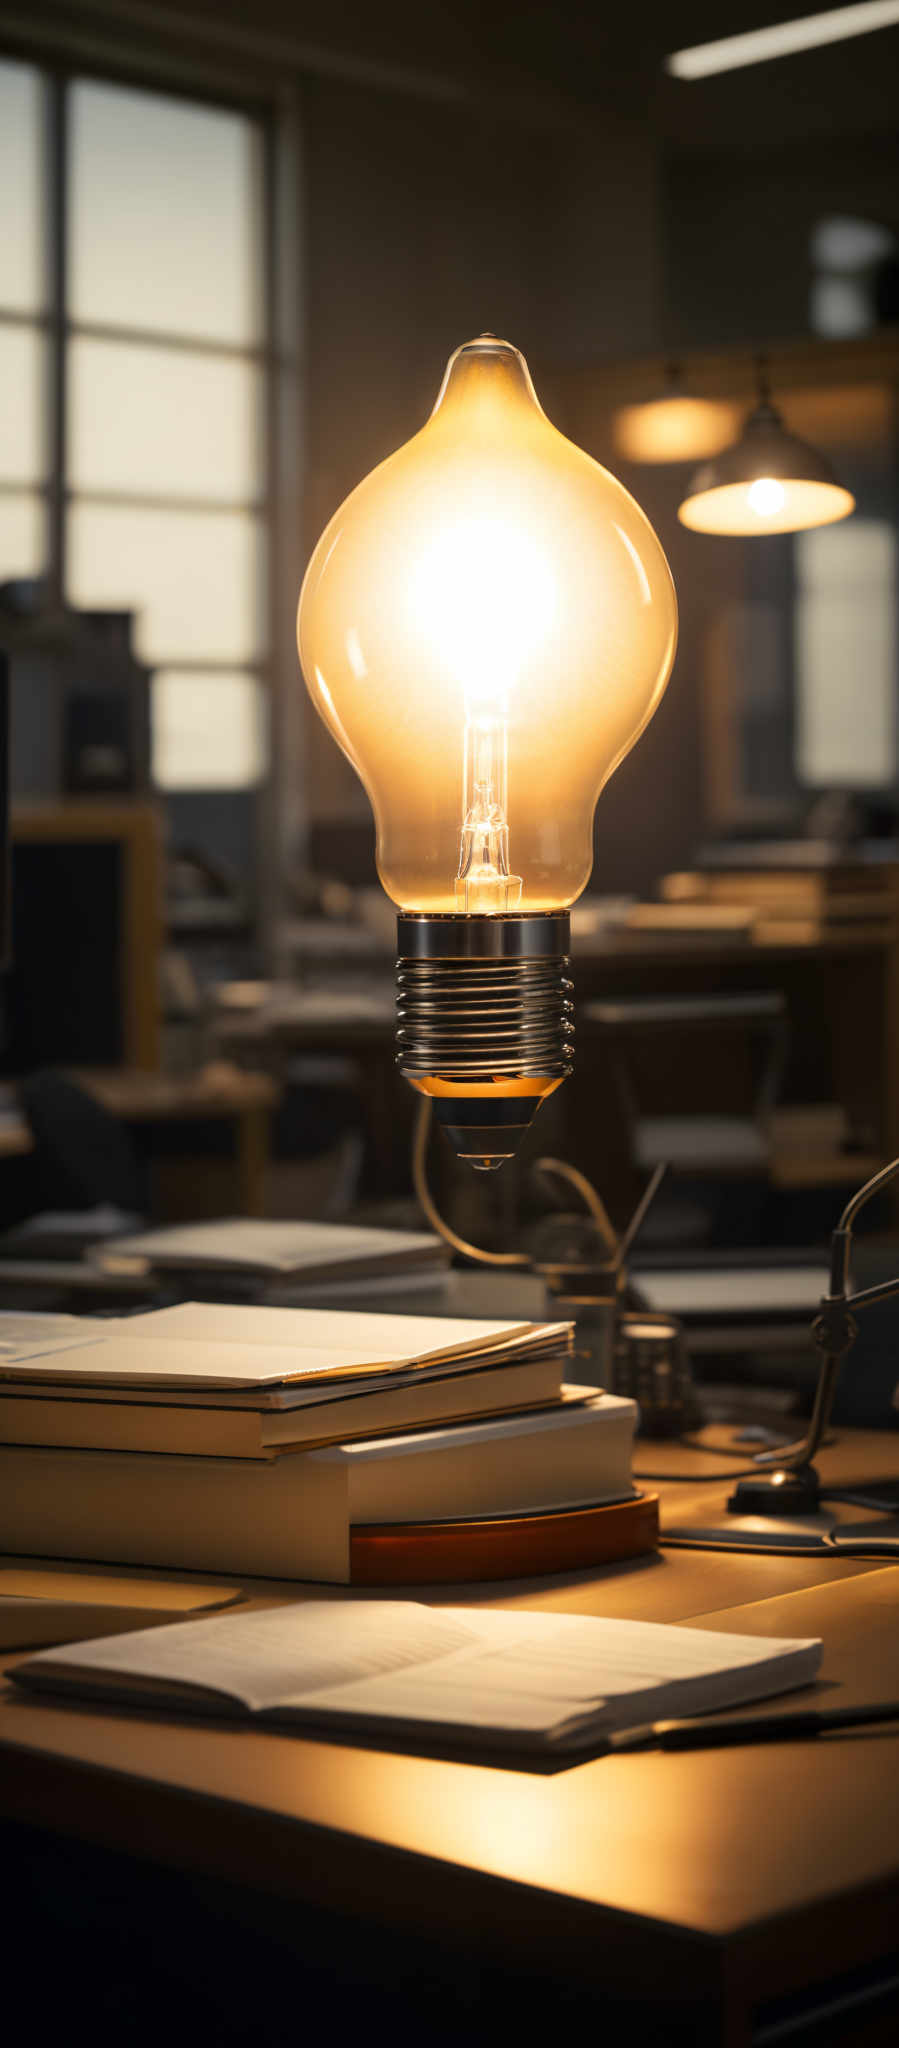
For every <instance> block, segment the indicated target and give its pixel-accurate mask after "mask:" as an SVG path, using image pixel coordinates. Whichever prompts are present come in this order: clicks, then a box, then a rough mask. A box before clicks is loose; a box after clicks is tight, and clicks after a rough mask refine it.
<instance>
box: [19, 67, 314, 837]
mask: <svg viewBox="0 0 899 2048" xmlns="http://www.w3.org/2000/svg"><path fill="white" fill-rule="evenodd" d="M0 58H3V59H6V60H8V61H9V62H11V63H24V64H28V65H30V66H31V67H32V68H33V69H34V70H36V71H37V73H38V76H39V78H40V81H41V86H42V97H43V107H42V131H43V132H42V135H41V155H42V163H43V174H44V194H43V233H44V242H45V248H46V267H45V302H44V306H43V309H42V310H38V311H37V312H27V311H21V310H19V309H15V308H10V307H4V306H3V305H2V304H0V327H3V328H7V327H9V328H17V329H25V330H26V331H27V332H29V333H33V334H36V335H41V336H42V337H43V338H44V341H45V345H46V357H45V378H46V386H45V399H46V431H45V436H44V454H45V461H44V474H43V475H42V476H40V477H37V478H35V479H34V480H33V481H30V482H27V483H25V482H22V481H19V480H11V479H6V478H3V477H0V497H4V498H6V497H13V496H14V497H21V496H23V495H25V496H29V497H34V498H37V499H38V500H39V501H40V502H41V503H42V504H43V506H44V515H45V522H46V523H45V533H46V557H45V564H44V574H45V576H46V579H47V582H48V585H49V588H50V591H51V595H52V598H53V601H54V602H55V603H57V604H62V603H64V602H65V601H66V581H67V579H66V569H67V553H68V534H67V521H68V513H69V508H70V507H71V506H72V505H74V504H83V505H100V506H106V507H109V508H113V507H119V506H120V507H122V509H137V510H143V509H146V510H148V511H170V512H185V513H202V514H210V513H215V514H224V515H227V514H228V513H235V512H239V513H242V514H244V515H247V516H249V517H251V518H253V519H257V520H258V521H259V522H260V528H261V539H262V545H263V557H264V562H265V569H264V584H265V588H264V592H263V603H262V615H263V617H264V621H265V628H266V631H265V643H266V644H265V650H264V652H262V653H260V654H259V655H258V657H256V658H254V659H252V660H234V661H231V660H229V661H228V662H227V663H223V662H222V659H221V656H216V655H210V657H209V659H208V660H206V659H203V658H200V657H196V656H190V655H186V656H182V655H180V654H179V653H178V651H177V649H173V650H169V651H167V653H166V656H165V660H164V661H162V660H160V661H157V662H155V663H148V664H147V666H148V668H149V669H150V670H151V671H152V670H153V669H154V668H159V669H163V668H165V669H172V668H177V669H178V670H179V671H180V672H184V673H196V674H197V675H202V674H204V673H220V672H221V671H222V668H223V667H227V668H228V669H229V671H231V672H233V673H234V674H241V675H249V676H254V677H256V678H257V679H258V680H259V682H260V684H261V685H262V686H263V688H264V690H265V694H266V698H267V701H268V706H269V726H270V730H272V731H273V717H272V714H273V711H274V695H275V692H274V676H275V673H276V665H277V651H278V622H279V617H280V611H281V607H280V604H279V593H278V575H279V557H280V553H281V549H280V547H279V542H278V535H277V534H276V532H275V506H276V504H277V502H278V481H277V478H278V446H279V435H278V420H277V406H276V402H275V393H276V387H277V381H278V378H279V376H280V375H283V373H284V371H285V369H288V368H289V367H290V364H289V363H288V361H287V360H286V358H285V356H284V353H283V351H282V350H280V349H278V347H277V346H276V342H275V332H276V329H275V320H274V317H273V309H274V301H275V278H274V262H275V242H276V237H275V221H274V191H275V179H274V120H273V113H272V110H271V109H270V108H268V107H266V106H263V105H260V104H259V103H258V102H255V101H253V100H251V99H247V100H241V99H238V98H237V97H235V96H234V95H232V94H229V93H228V94H226V93H224V92H222V93H220V94H219V93H215V92H210V91H206V92H203V91H201V90H199V89H193V88H192V87H191V86H189V85H187V84H185V85H176V84H174V83H173V82H172V81H171V80H166V81H165V82H164V83H163V82H162V81H156V80H149V79H146V78H140V77H135V76H133V75H127V74H124V73H122V72H119V71H118V70H107V69H106V68H105V67H104V66H102V65H98V64H95V63H94V62H92V61H85V62H84V63H79V62H76V61H72V62H68V61H63V60H60V59H58V58H57V59H52V58H50V57H48V56H47V55H45V54H44V53H43V52H41V51H35V52H34V53H33V54H32V53H30V52H29V53H26V52H24V51H21V50H19V49H15V50H13V49H6V48H5V47H0ZM82 80H83V81H86V82H90V83H93V82H95V81H96V82H98V83H103V84H109V85H112V86H119V87H121V88H122V89H123V90H128V89H131V90H136V91H140V92H146V93H148V94H151V95H158V96H159V97H162V98H168V99H178V100H182V101H184V102H185V103H186V104H187V105H194V106H197V105H199V106H209V107H213V108H215V109H216V110H221V111H227V112H229V113H234V114H237V115H240V116H242V117H243V118H244V119H246V120H249V121H251V122H252V123H253V124H254V125H255V127H256V129H257V131H258V143H259V163H260V203H259V214H260V231H261V262H260V291H261V307H260V315H261V328H262V336H263V338H262V340H261V341H259V342H254V343H248V344H246V345H245V346H241V345H239V344H237V343H233V342H225V341H217V340H215V339H212V338H208V337H202V336H197V337H194V336H190V335H183V334H172V333H168V332H166V331H160V330H158V329H154V330H147V329H145V328H143V327H140V326H136V327H130V326H129V327H124V326H122V327H120V326H117V325H114V324H112V323H110V322H105V321H89V320H75V319H73V318H72V317H71V315H70V313H69V311H68V297H69V294H68V283H69V280H68V204H69V172H68V133H69V95H70V91H71V88H72V87H73V85H75V84H77V83H78V82H80V81H82ZM82 339H85V340H91V341H94V340H95V341H104V342H108V343H111V344H116V343H122V344H124V345H126V346H127V345H129V344H130V345H132V346H138V347H141V348H158V349H160V350H162V351H163V352H172V351H177V352H180V353H184V354H188V355H192V356H195V357H198V358H199V357H203V356H206V357H208V358H210V359H213V360H219V361H222V360H225V361H231V362H239V363H241V364H246V365H247V366H248V367H255V368H258V369H260V370H261V371H262V376H263V404H262V445H261V467H262V473H263V489H262V491H261V492H260V493H258V494H256V495H254V496H253V497H249V498H247V497H237V498H235V497H230V496H228V497H215V498H207V497H205V496H203V495H199V496H195V497H186V496H183V495H178V494H176V493H169V492H159V493H156V492H140V491H134V492H131V491H109V490H90V489H81V488H76V487H75V486H74V485H73V484H72V483H71V482H70V480H69V432H68V427H69V405H68V390H67V366H68V350H69V344H70V342H72V341H75V340H82ZM274 752H275V746H274V740H273V741H272V745H271V746H270V750H269V768H268V771H267V773H266V775H265V777H264V779H262V780H260V781H257V782H255V783H253V784H252V785H250V788H251V789H252V791H253V792H255V793H256V794H258V795H260V796H261V795H262V794H263V793H264V792H265V791H266V790H267V789H268V788H269V787H270V783H271V762H272V758H273V756H274ZM159 794H160V796H162V797H163V798H164V797H165V791H160V792H159Z"/></svg>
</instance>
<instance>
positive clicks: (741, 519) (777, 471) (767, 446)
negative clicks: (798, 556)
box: [677, 403, 855, 534]
mask: <svg viewBox="0 0 899 2048" xmlns="http://www.w3.org/2000/svg"><path fill="white" fill-rule="evenodd" d="M854 510H855V499H854V498H853V496H852V493H851V491H847V490H844V489H843V486H842V484H839V483H838V482H837V479H836V477H835V476H834V474H833V471H832V469H831V467H830V464H829V463H828V462H827V461H826V460H825V458H824V456H823V455H819V453H818V451H817V449H815V448H811V447H810V446H809V444H808V442H806V441H800V440H798V439H797V437H796V436H795V435H794V434H790V433H788V432H787V429H786V427H785V426H784V423H783V421H782V419H781V417H780V414H779V413H778V412H777V411H776V410H775V408H774V407H773V406H772V405H768V404H767V403H764V404H762V405H759V406H758V407H757V408H756V410H755V412H754V413H752V414H751V415H750V418H749V419H748V420H747V422H746V426H745V427H744V430H743V433H742V435H741V438H740V440H739V441H737V442H736V443H735V444H734V446H733V447H732V448H728V449H726V450H725V452H724V454H723V455H719V456H717V457H716V458H715V459H714V460H713V461H711V462H707V463H704V464H703V466H702V468H701V469H698V470H697V471H696V474H695V476H694V477H693V478H692V479H691V482H690V485H689V488H688V491H687V495H686V497H685V498H684V500H683V502H682V504H681V505H680V506H679V507H678V514H677V516H678V518H679V520H680V521H681V523H682V525H684V526H689V527H691V528H692V530H693V531H694V532H695V533H727V534H758V533H798V532H800V531H801V530H802V529H803V528H805V527H810V526H830V525H832V524H833V522H834V521H835V520H837V519H845V518H846V517H847V516H848V514H849V513H850V512H853V511H854Z"/></svg>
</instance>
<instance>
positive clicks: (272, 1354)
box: [0, 1310, 546, 1389]
mask: <svg viewBox="0 0 899 2048" xmlns="http://www.w3.org/2000/svg"><path fill="white" fill-rule="evenodd" d="M270 1313H273V1314H274V1313H277V1311H274V1310H273V1311H270ZM285 1313H292V1314H297V1315H299V1314H301V1313H302V1311H301V1310H295V1311H285ZM384 1320H385V1321H392V1320H393V1318H392V1317H391V1318H384ZM410 1320H413V1319H412V1318H410ZM416 1320H417V1319H416ZM379 1322H380V1319H379V1318H378V1317H377V1316H375V1317H370V1318H369V1319H368V1330H369V1342H368V1343H367V1344H359V1345H357V1346H355V1347H351V1346H349V1345H348V1346H345V1347H344V1346H341V1345H339V1344H336V1343H334V1344H326V1343H325V1344H321V1345H319V1346H312V1345H309V1344H304V1345H296V1344H289V1343H286V1342H285V1343H283V1344H273V1343H268V1342H263V1343H258V1342H257V1341H256V1340H255V1339H254V1338H252V1337H248V1338H247V1339H246V1340H245V1341H244V1342H243V1343H238V1342H230V1343H229V1342H227V1341H224V1340H222V1339H221V1338H206V1339H202V1338H194V1337H189V1338H186V1339H184V1340H183V1341H182V1340H180V1339H179V1338H177V1337H176V1336H175V1334H174V1332H173V1333H172V1334H171V1336H167V1337H166V1338H165V1339H164V1340H159V1339H157V1338H156V1337H155V1336H151V1334H150V1332H149V1331H148V1332H147V1334H146V1335H143V1334H142V1335H140V1336H138V1335H137V1334H132V1330H133V1325H132V1323H131V1322H130V1321H129V1322H126V1323H119V1324H118V1325H117V1327H116V1329H115V1333H114V1334H113V1335H109V1336H104V1337H103V1338H102V1339H101V1340H100V1341H99V1342H97V1341H91V1340H90V1338H89V1337H84V1338H81V1339H78V1338H72V1337H69V1338H64V1339H55V1340H52V1341H51V1340H50V1339H46V1340H45V1341H44V1345H43V1346H37V1347H33V1348H31V1349H28V1348H26V1349H19V1350H16V1351H10V1352H9V1353H7V1354H5V1355H4V1353H3V1351H2V1350H0V1382H2V1381H3V1380H4V1379H16V1380H23V1381H24V1380H28V1379H34V1380H36V1381H42V1380H45V1379H46V1380H55V1381H68V1380H72V1381H76V1380H80V1381H82V1382H89V1383H90V1384H92V1385H96V1386H103V1385H122V1386H132V1387H140V1386H146V1387H166V1386H168V1387H174V1388H178V1387H196V1388H199V1389H202V1388H204V1387H207V1388H208V1387H223V1388H227V1387H248V1388H253V1387H260V1388H264V1387H272V1386H291V1385H294V1384H296V1383H300V1384H311V1385H316V1384H319V1383H322V1384H329V1383H330V1382H331V1381H340V1380H341V1379H342V1378H346V1379H350V1378H352V1379H354V1380H361V1379H364V1378H365V1376H366V1375H368V1376H370V1377H371V1378H372V1379H373V1380H374V1381H376V1380H377V1379H378V1378H383V1377H385V1376H388V1375H392V1374H395V1373H396V1372H397V1370H398V1369H399V1370H402V1371H403V1372H411V1373H412V1376H413V1377H414V1369H415V1368H421V1369H427V1368H428V1366H429V1365H437V1364H439V1363H445V1364H451V1363H453V1362H454V1361H457V1362H458V1365H459V1367H460V1369H462V1368H463V1367H464V1365H465V1363H466V1360H467V1358H469V1357H472V1359H473V1361H474V1362H475V1363H477V1364H481V1363H488V1362H490V1360H491V1359H496V1362H497V1363H500V1362H501V1361H502V1360H503V1359H504V1358H506V1357H507V1356H510V1355H512V1354H513V1352H517V1351H518V1347H516V1346H512V1345H509V1346H506V1345H501V1346H489V1345H487V1346H484V1347H481V1346H480V1345H475V1346H473V1347H472V1348H471V1349H469V1348H465V1349H463V1350H462V1352H461V1353H457V1352H456V1351H454V1350H449V1351H439V1352H435V1351H430V1352H427V1351H426V1352H422V1353H418V1354H413V1355H411V1356H410V1355H409V1354H408V1352H406V1353H403V1354H400V1355H399V1356H398V1355H397V1349H396V1345H395V1344H394V1343H392V1342H391V1341H389V1339H386V1338H385V1337H384V1336H383V1335H382V1333H381V1330H380V1328H379ZM538 1341H539V1343H540V1344H541V1347H542V1348H545V1343H546V1339H545V1337H541V1336H539V1333H538V1336H535V1339H534V1342H533V1344H529V1345H527V1346H523V1347H521V1350H520V1355H521V1357H522V1359H524V1358H527V1357H528V1356H529V1355H530V1353H531V1352H532V1351H533V1350H535V1349H536V1348H537V1346H538ZM407 1342H408V1338H407Z"/></svg>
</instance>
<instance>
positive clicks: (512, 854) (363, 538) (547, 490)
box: [297, 336, 677, 912]
mask: <svg viewBox="0 0 899 2048" xmlns="http://www.w3.org/2000/svg"><path fill="white" fill-rule="evenodd" d="M297 632H298V642H299V648H300V658H301V661H302V665H303V670H304V674H305V676H306V681H307V684H308V687H309V691H310V694H311V696H312V698H313V700H314V702H315V704H316V705H317V707H318V710H319V711H320V713H321V716H322V717H323V719H324V721H325V723H326V725H327V726H328V727H329V729H330V731H331V732H332V733H333V735H334V737H335V739H336V740H337V742H338V744H339V745H340V746H341V747H342V748H343V750H344V752H345V753H346V755H347V756H348V758H349V760H350V761H351V762H352V764H353V766H354V767H355V768H356V770H357V772H358V774H359V775H360V777H361V779H362V781H363V782H364V784H365V787H366V789H367V791H368V794H369V797H370V799H371V803H372V808H373V810H374V814H375V823H376V827H377V851H378V871H379V874H380V876H381V880H382V882H383V884H384V887H385V889H386V890H387V893H388V895H389V896H391V897H392V898H393V900H394V902H395V903H397V904H398V905H399V906H400V907H401V908H402V909H409V910H421V911H430V912H440V911H442V912H446V911H450V912H452V911H457V912H458V911H479V912H494V911H502V910H512V909H520V910H527V911H537V910H548V909H558V908H561V907H563V906H564V905H566V904H569V903H571V902H572V901H573V900H574V898H575V897H576V896H578V895H579V894H580V892H581V890H582V889H583V887H584V885H585V883H586V881H587V879H588V877H589V874H590V868H591V863H592V852H593V810H594V806H595V804H596V799H597V797H598V795H599V792H600V790H601V789H602V786H603V784H604V783H605V782H606V781H607V779H608V777H609V776H610V775H611V773H612V771H613V769H614V768H615V767H616V766H617V765H618V762H619V761H621V760H622V759H623V758H624V755H625V754H626V753H627V752H628V751H629V749H630V747H631V746H632V745H633V743H634V741H635V740H636V739H637V737H638V736H639V734H640V733H641V732H642V730H643V727H644V726H645V725H646V724H647V722H648V720H649V719H650V717H651V716H652V713H653V711H654V710H655V708H656V705H657V704H658V702H659V699H660V697H661V695H662V692H663V690H664V688H665V684H666V682H667V680H668V676H669V673H670V670H671V664H672V661H673V659H674V649H675V644H676V634H677V608H676V602H675V597H674V589H673V585H672V582H671V575H670V572H669V569H668V564H667V562H666V560H665V557H664V555H663V553H662V550H661V547H660V546H659V543H658V540H657V539H656V536H655V534H654V533H653V530H652V528H651V526H650V525H649V523H648V521H647V520H646V518H645V517H644V515H643V513H642V512H641V511H640V509H639V507H638V506H637V505H636V504H635V503H634V500H633V499H632V498H631V497H629V495H628V493H627V492H626V491H625V490H624V489H623V487H622V485H620V484H619V483H617V482H616V481H615V479H614V477H612V476H610V475H609V474H608V472H607V471H606V470H603V469H601V468H600V466H599V464H598V463H596V462H594V461H593V460H592V459H591V458H590V457H589V456H588V455H585V454H584V453H583V452H582V450H581V449H579V448H576V447H575V446H574V445H573V443H572V442H570V441H567V440H565V438H564V436H563V435H561V434H560V433H558V432H557V431H556V429H555V428H554V427H552V426H551V425H550V423H549V421H548V419H547V418H546V415H545V413H544V412H543V411H542V410H541V407H540V405H539V404H538V402H537V399H536V396H535V393H534V389H533V385H532V384H531V380H530V376H529V374H528V369H527V365H526V363H525V362H524V359H523V357H522V356H520V355H519V353H518V351H517V349H514V348H512V347H511V346H510V345H509V344H508V343H507V342H501V341H496V340H495V339H494V338H493V337H492V336H481V337H480V339H479V340H477V341H474V342H469V343H467V344H466V345H465V346H464V347H463V348H460V349H457V351H456V353H455V355H454V356H453V357H452V358H451V360H450V363H449V365H448V367H447V372H446V375H445V377H444V381H443V386H442V388H441V392H440V395H439V397H438V400H437V404H436V406H435V408H434V411H433V413H432V415H431V418H430V419H429V421H428V422H427V424H426V426H424V427H423V428H422V430H421V432H420V433H418V434H416V435H415V436H414V438H413V439H412V440H411V441H409V442H407V444H406V446H405V447H403V448H401V449H399V451H398V452H397V454H395V455H393V456H391V457H390V458H389V459H388V460H387V461H386V462H384V463H382V464H381V465H380V467H379V468H378V469H376V470H374V471H373V472H372V474H371V475H370V476H368V477H366V478H365V480H364V482H363V483H361V484H360V485H359V487H358V489H357V490H355V491H354V492H353V493H352V495H351V496H350V497H349V498H348V499H347V500H346V502H345V504H343V505H342V506H341V507H340V509H339V511H338V512H337V513H335V516H334V518H333V519H332V520H331V523H330V525H329V526H328V527H327V529H326V531H325V532H324V534H323V535H322V538H321V540H320V541H319V543H318V546H317V548H316V550H315V553H314V555H313V557H312V560H311V562H310V564H309V569H308V571H307V575H306V580H305V583H304V585H303V591H302V595H301V598H300V609H299V617H298V625H297Z"/></svg>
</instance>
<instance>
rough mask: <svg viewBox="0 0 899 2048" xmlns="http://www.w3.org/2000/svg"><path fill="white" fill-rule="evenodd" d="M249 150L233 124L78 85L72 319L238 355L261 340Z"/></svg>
mask: <svg viewBox="0 0 899 2048" xmlns="http://www.w3.org/2000/svg"><path fill="white" fill-rule="evenodd" d="M258 140H259V137H258V130H257V128H256V126H255V124H254V123H253V122H251V121H249V120H246V119H245V118H244V116H243V115H240V114H231V113H223V112H220V111H219V110H217V109H213V108H207V107H197V106H189V105H186V104H185V102H184V101H183V100H170V99H165V98H162V97H161V96H159V95H158V94H155V93H145V92H134V91H131V90H123V89H122V88H120V87H119V86H111V85H95V84H88V83H86V82H82V83H79V84H76V85H75V86H74V87H73V89H72V95H71V140H70V158H69V162H70V192H71V226H70V244H69V255H70V275H71V280H72V292H71V297H72V313H73V317H74V318H75V319H76V320H85V321H97V322H103V323H104V324H107V325H110V326H117V327H129V328H140V327H143V328H147V329H149V330H150V331H152V332H153V333H155V334H164V333H169V334H178V335H196V336H203V337H204V338H205V339H207V340H214V341H223V342H229V343H233V344H236V345H238V346H245V345H247V344H248V343H253V342H255V341H256V340H258V338H259V329H260V296H261V295H260V292H259V288H258V276H259V272H258V255H259V248H260V230H259V220H258V211H259V208H258V198H259V180H258V164H257V152H258Z"/></svg>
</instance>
